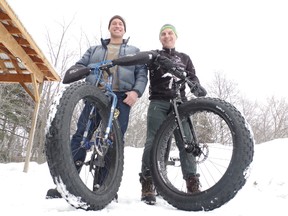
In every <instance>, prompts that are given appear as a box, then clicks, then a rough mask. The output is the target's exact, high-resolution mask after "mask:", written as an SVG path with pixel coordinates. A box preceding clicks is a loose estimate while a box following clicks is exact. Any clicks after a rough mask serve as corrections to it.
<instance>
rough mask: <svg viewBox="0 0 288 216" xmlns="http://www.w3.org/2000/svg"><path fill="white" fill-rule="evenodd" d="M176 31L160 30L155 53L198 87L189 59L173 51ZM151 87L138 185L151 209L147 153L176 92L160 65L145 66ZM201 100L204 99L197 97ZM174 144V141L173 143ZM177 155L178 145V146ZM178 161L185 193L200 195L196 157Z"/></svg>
mask: <svg viewBox="0 0 288 216" xmlns="http://www.w3.org/2000/svg"><path fill="white" fill-rule="evenodd" d="M177 37H178V35H177V31H176V28H175V27H174V26H173V25H171V24H165V25H163V26H162V27H161V29H160V33H159V40H160V42H161V44H162V50H154V51H155V52H157V53H158V54H160V57H161V56H165V57H167V58H169V59H170V60H171V61H172V62H173V64H175V65H177V67H180V68H182V69H183V71H186V73H187V76H188V77H190V79H192V80H193V81H196V82H198V83H199V79H198V78H197V76H196V75H195V69H194V65H193V63H192V61H191V59H190V57H189V56H188V55H187V54H185V53H181V52H178V51H176V49H175V42H176V40H177ZM148 69H149V77H150V86H149V94H150V95H149V100H150V103H149V107H148V113H147V134H146V142H145V147H144V151H143V156H142V166H141V173H140V174H139V175H140V182H141V185H142V190H141V192H142V195H141V200H142V201H144V202H145V203H147V204H149V205H153V204H155V202H156V196H155V189H154V184H153V181H152V177H151V173H150V170H149V168H150V151H151V148H152V144H153V139H154V137H155V135H156V132H157V130H158V129H159V127H160V125H161V124H162V122H163V121H164V120H165V119H166V118H167V115H168V113H169V112H170V110H171V103H170V100H171V99H172V98H175V95H176V92H175V90H174V88H173V87H171V79H172V78H171V77H169V76H163V75H164V74H166V73H167V69H165V68H163V67H161V66H160V67H159V65H155V64H151V65H148ZM180 94H181V98H182V100H183V101H187V98H186V96H185V86H183V88H182V89H181V92H180ZM200 96H204V95H200ZM176 143H177V139H176ZM178 148H179V151H181V150H180V148H181V145H179V146H178ZM181 152H182V153H181V155H180V160H181V168H182V173H183V178H184V179H185V181H186V187H187V192H188V193H198V192H200V182H199V174H198V173H197V169H196V162H195V157H194V156H193V155H192V154H189V153H187V152H186V151H181Z"/></svg>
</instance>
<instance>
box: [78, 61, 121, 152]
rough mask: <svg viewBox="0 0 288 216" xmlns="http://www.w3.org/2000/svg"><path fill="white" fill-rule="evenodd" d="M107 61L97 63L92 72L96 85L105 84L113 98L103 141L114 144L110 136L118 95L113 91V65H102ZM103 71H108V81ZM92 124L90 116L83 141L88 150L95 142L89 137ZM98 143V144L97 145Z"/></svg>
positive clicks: (107, 94)
mask: <svg viewBox="0 0 288 216" xmlns="http://www.w3.org/2000/svg"><path fill="white" fill-rule="evenodd" d="M106 63H107V61H102V62H99V63H97V64H96V66H95V68H94V69H93V70H92V73H93V74H94V75H96V81H95V83H94V85H95V86H98V85H103V86H104V89H103V90H104V91H105V94H106V96H107V97H109V98H111V109H110V114H109V120H108V124H107V127H106V130H105V134H104V139H103V143H107V144H108V145H112V142H109V140H108V136H109V133H110V131H111V128H112V122H113V117H114V113H115V110H116V105H117V101H118V99H117V96H116V94H115V93H114V92H113V89H112V82H113V73H111V72H110V67H112V66H106V67H101V66H102V65H105V64H106ZM103 72H106V73H107V74H108V78H107V81H105V80H104V77H103ZM94 110H95V108H94V107H93V108H92V110H91V112H90V115H91V114H92V113H93V112H94ZM90 125H91V120H90V118H89V121H88V123H87V127H86V130H85V132H84V136H83V141H82V142H83V143H84V146H87V150H88V149H90V148H91V145H92V144H93V143H90V140H88V139H87V134H88V131H89V128H90ZM96 140H99V139H96ZM96 144H97V145H98V143H96ZM97 145H96V147H97ZM96 149H98V148H96ZM97 152H98V153H99V154H100V155H101V156H103V153H102V152H101V151H99V149H98V151H97Z"/></svg>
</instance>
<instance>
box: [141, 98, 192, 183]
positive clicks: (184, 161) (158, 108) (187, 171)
mask: <svg viewBox="0 0 288 216" xmlns="http://www.w3.org/2000/svg"><path fill="white" fill-rule="evenodd" d="M171 108H172V104H171V103H169V102H167V101H161V100H151V102H150V104H149V107H148V113H147V134H146V142H145V146H144V152H143V156H142V167H141V171H142V173H146V171H147V170H149V169H150V152H151V149H152V145H153V140H154V137H155V135H156V132H157V130H158V129H159V128H160V126H161V124H162V123H163V121H164V120H165V119H166V118H167V115H168V114H169V112H170V111H171ZM183 127H184V131H185V135H186V137H187V139H188V140H189V139H191V132H190V130H189V127H188V123H187V122H184V123H183ZM174 136H175V140H176V145H177V147H178V149H179V152H180V155H179V157H180V162H181V168H182V173H183V178H184V179H187V178H188V177H189V176H192V175H195V174H196V173H197V170H196V162H195V157H194V156H193V155H192V154H191V153H187V152H186V150H185V148H184V144H183V142H182V140H181V138H180V134H179V132H177V133H176V132H175V133H174Z"/></svg>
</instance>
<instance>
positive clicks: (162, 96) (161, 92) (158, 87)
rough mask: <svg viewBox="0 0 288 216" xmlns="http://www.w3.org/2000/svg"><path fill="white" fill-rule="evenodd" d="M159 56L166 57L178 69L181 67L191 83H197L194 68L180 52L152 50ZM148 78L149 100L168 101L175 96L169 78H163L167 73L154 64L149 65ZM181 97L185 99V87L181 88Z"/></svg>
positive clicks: (188, 58)
mask: <svg viewBox="0 0 288 216" xmlns="http://www.w3.org/2000/svg"><path fill="white" fill-rule="evenodd" d="M154 51H155V52H157V53H159V54H160V55H163V56H166V57H167V58H169V59H170V60H172V61H173V62H174V63H175V64H177V65H178V66H179V67H182V68H183V69H184V70H185V71H186V72H187V76H189V77H190V78H191V79H192V80H193V81H197V82H199V79H198V77H197V76H196V74H195V68H194V65H193V63H192V60H191V59H190V57H189V56H188V55H187V54H185V53H181V52H177V51H176V50H175V48H174V49H163V50H154ZM149 72H150V73H149V77H150V86H149V94H150V96H149V99H150V100H153V99H157V100H167V101H168V100H170V99H172V98H174V97H175V96H176V91H175V89H174V88H173V86H171V79H172V78H171V77H163V75H164V74H165V73H167V71H165V70H164V69H163V68H161V67H159V66H158V65H155V64H150V65H149ZM180 92H181V97H182V98H183V99H185V98H186V97H185V86H183V88H181V91H180Z"/></svg>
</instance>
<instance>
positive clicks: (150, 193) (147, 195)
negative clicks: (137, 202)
mask: <svg viewBox="0 0 288 216" xmlns="http://www.w3.org/2000/svg"><path fill="white" fill-rule="evenodd" d="M139 176H140V183H141V185H142V190H141V192H142V194H141V201H143V202H145V203H146V204H148V205H154V204H155V203H156V195H155V187H154V184H153V181H152V176H151V175H143V174H142V173H139Z"/></svg>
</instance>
